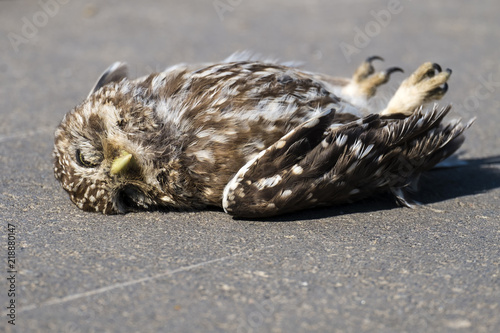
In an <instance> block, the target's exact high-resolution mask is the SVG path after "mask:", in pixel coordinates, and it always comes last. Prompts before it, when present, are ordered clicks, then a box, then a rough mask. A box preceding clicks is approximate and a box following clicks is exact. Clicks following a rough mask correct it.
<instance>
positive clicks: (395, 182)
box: [53, 54, 471, 218]
mask: <svg viewBox="0 0 500 333" xmlns="http://www.w3.org/2000/svg"><path fill="white" fill-rule="evenodd" d="M375 60H383V59H382V58H380V57H377V56H374V57H370V58H368V59H367V60H366V61H364V62H363V63H362V64H361V65H360V66H359V67H358V68H357V70H356V71H355V73H354V75H353V76H352V78H335V77H331V76H329V75H325V74H319V73H312V72H308V71H305V70H301V69H299V68H297V67H296V66H294V65H291V64H280V63H278V62H276V61H273V60H266V59H257V58H252V57H243V56H241V54H239V55H233V56H231V57H229V58H228V59H226V60H225V61H223V62H221V63H215V64H203V65H198V66H190V65H185V64H180V65H176V66H173V67H170V68H168V69H166V70H165V71H163V72H160V73H153V74H151V75H147V76H145V77H141V78H138V79H130V78H128V76H127V67H126V65H125V64H124V63H120V62H117V63H114V64H113V65H111V66H110V67H109V68H108V69H107V70H106V71H105V72H104V73H103V74H102V76H101V77H100V78H99V79H98V81H97V83H96V84H95V86H94V87H93V89H92V90H91V92H90V94H89V95H88V97H87V98H86V99H85V100H84V101H83V102H82V103H81V104H80V105H78V106H76V107H75V108H74V109H73V110H72V111H71V112H69V113H68V114H66V115H65V116H64V118H63V120H62V122H61V123H60V125H59V126H58V128H57V130H56V132H55V148H54V152H53V157H54V172H55V177H56V179H57V180H58V181H59V182H60V183H61V185H62V187H63V188H64V189H65V190H66V191H67V192H68V193H69V197H70V198H71V200H72V201H73V203H74V204H76V206H78V207H79V208H80V209H83V210H85V211H96V212H101V213H104V214H116V213H126V212H130V211H138V210H193V209H194V210H197V209H203V208H204V207H210V206H215V207H220V208H222V209H223V210H224V211H225V212H227V213H229V214H231V215H233V216H235V217H242V218H261V217H268V216H274V215H279V214H284V213H290V212H294V211H298V210H302V209H307V208H312V207H317V206H330V205H339V204H344V203H349V202H353V201H356V200H359V199H362V198H366V197H368V196H372V195H375V194H377V193H381V192H390V193H393V194H394V196H395V198H396V199H397V201H399V202H400V203H401V204H404V205H406V206H410V207H412V206H413V205H414V202H413V201H411V199H410V198H409V197H408V192H409V190H411V189H413V188H415V185H416V184H417V182H418V179H419V176H420V175H421V173H422V172H424V171H426V170H428V169H431V168H432V167H433V166H434V165H436V164H437V163H439V162H440V161H442V160H444V159H445V158H447V157H448V156H450V155H451V154H452V153H453V152H455V151H456V150H457V149H458V148H459V147H460V146H461V144H462V143H463V141H464V136H463V132H464V131H465V130H466V129H467V128H468V127H469V126H470V124H471V122H469V123H466V124H464V123H463V122H462V121H460V120H455V121H444V118H445V117H446V116H447V115H448V113H449V111H450V106H446V107H442V108H440V107H438V106H437V105H436V104H435V105H433V106H428V107H426V105H427V104H428V103H429V102H432V101H435V100H438V99H440V98H441V97H442V96H443V95H444V94H445V93H446V91H447V90H448V84H447V81H448V79H449V77H450V75H451V70H449V69H446V70H444V71H443V70H442V69H441V67H440V66H439V65H438V64H435V63H431V62H426V63H424V64H423V65H421V66H420V67H418V68H417V69H416V71H415V72H414V73H413V74H411V75H410V76H409V77H408V78H406V79H405V80H404V81H402V83H401V85H400V86H399V88H398V89H397V90H396V92H395V93H394V95H393V97H392V98H391V99H390V100H389V101H388V103H387V104H386V105H384V106H383V107H380V108H379V109H377V108H375V107H374V106H373V105H374V103H372V97H374V96H375V94H376V91H377V88H378V87H379V86H381V85H383V84H384V83H386V82H388V80H389V78H390V76H391V75H392V74H393V73H395V72H402V70H401V69H400V68H398V67H391V68H388V69H386V70H383V71H376V70H375V68H374V66H373V63H374V61H375Z"/></svg>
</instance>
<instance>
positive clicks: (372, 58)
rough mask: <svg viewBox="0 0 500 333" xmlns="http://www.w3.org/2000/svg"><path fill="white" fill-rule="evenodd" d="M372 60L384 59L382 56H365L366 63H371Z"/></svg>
mask: <svg viewBox="0 0 500 333" xmlns="http://www.w3.org/2000/svg"><path fill="white" fill-rule="evenodd" d="M374 60H380V61H384V58H382V57H380V56H371V57H368V58H366V60H365V61H366V62H368V63H372V62H373V61H374Z"/></svg>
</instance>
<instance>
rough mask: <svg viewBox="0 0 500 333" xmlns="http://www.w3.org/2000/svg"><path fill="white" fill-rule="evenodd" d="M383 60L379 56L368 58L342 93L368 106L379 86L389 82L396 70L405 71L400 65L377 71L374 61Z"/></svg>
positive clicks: (360, 104)
mask: <svg viewBox="0 0 500 333" xmlns="http://www.w3.org/2000/svg"><path fill="white" fill-rule="evenodd" d="M375 60H383V58H381V57H379V56H372V57H369V58H368V59H366V60H365V61H364V62H363V63H362V64H361V65H360V66H359V67H358V68H357V69H356V71H355V72H354V75H353V77H352V78H351V80H350V82H349V83H348V84H347V85H345V86H344V87H343V88H342V91H341V95H342V97H344V98H347V99H348V100H349V101H350V102H351V103H352V104H354V105H357V106H362V107H364V106H366V103H367V102H368V100H369V99H370V98H371V97H373V96H374V95H375V93H376V92H377V88H378V87H379V86H381V85H382V84H384V83H387V82H388V81H389V79H390V77H391V74H392V73H394V72H403V70H402V69H401V68H399V67H390V68H388V69H386V70H385V71H382V72H375V68H374V67H373V64H372V63H373V61H375Z"/></svg>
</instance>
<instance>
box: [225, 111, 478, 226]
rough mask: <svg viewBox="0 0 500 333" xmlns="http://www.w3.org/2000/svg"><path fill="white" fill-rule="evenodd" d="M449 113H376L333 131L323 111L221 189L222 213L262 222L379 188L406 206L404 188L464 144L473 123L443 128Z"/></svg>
mask: <svg viewBox="0 0 500 333" xmlns="http://www.w3.org/2000/svg"><path fill="white" fill-rule="evenodd" d="M449 110H450V107H446V108H443V109H441V110H438V109H437V108H436V107H435V108H434V109H432V110H429V111H426V112H422V110H417V111H416V112H415V113H414V114H413V115H412V116H410V117H408V118H405V119H394V120H384V119H382V118H381V117H380V116H379V115H377V114H373V115H369V116H367V117H364V118H362V119H359V120H357V121H353V122H350V123H348V124H345V125H338V126H331V123H332V119H333V114H334V112H329V111H327V112H325V113H323V114H322V115H320V116H319V117H317V118H313V119H311V120H309V121H307V122H305V123H303V124H302V125H300V126H298V127H296V128H295V129H294V130H292V131H291V132H289V133H288V134H286V135H285V136H283V137H282V138H281V139H280V140H278V141H277V142H276V143H274V144H273V145H272V146H270V147H269V148H267V149H265V150H263V151H262V152H260V153H259V155H258V156H256V157H255V158H253V159H252V160H250V161H249V162H248V163H246V164H245V165H244V166H243V167H242V168H241V169H240V170H239V171H238V172H237V173H236V175H235V176H234V177H233V178H232V179H231V180H230V181H229V183H228V184H227V185H226V187H225V189H224V193H223V202H222V204H223V208H224V210H225V211H226V212H227V213H229V214H231V215H234V216H238V217H251V218H256V217H265V216H273V215H277V214H283V213H287V212H292V211H296V210H301V209H305V208H310V207H314V206H318V205H332V204H339V203H345V202H350V201H354V200H358V199H361V198H363V197H366V196H368V195H370V194H372V193H374V192H376V191H380V190H391V191H392V192H393V193H394V195H395V196H396V197H397V198H398V200H399V201H400V202H402V203H403V204H405V203H406V202H407V201H406V199H405V196H404V195H405V193H404V189H405V188H406V187H408V186H410V185H411V184H412V181H413V180H415V179H417V178H418V176H419V174H420V173H421V172H422V171H425V170H427V169H430V168H432V167H433V166H434V165H435V164H437V163H439V162H440V161H441V160H443V159H445V158H446V157H448V156H450V155H451V154H452V153H453V152H454V151H455V150H456V149H458V148H459V147H460V145H461V143H462V142H463V136H462V135H461V134H462V132H463V131H464V130H465V129H466V128H467V127H468V126H470V123H469V124H467V125H465V126H464V125H462V124H461V123H460V121H455V122H452V123H450V124H448V125H442V124H441V121H442V119H443V118H444V117H445V116H446V114H447V113H448V112H449Z"/></svg>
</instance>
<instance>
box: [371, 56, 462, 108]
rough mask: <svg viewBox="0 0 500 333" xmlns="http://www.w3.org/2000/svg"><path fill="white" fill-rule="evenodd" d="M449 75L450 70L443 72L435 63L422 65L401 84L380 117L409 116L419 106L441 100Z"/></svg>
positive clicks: (446, 88) (446, 89) (445, 90)
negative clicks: (392, 115) (391, 115)
mask: <svg viewBox="0 0 500 333" xmlns="http://www.w3.org/2000/svg"><path fill="white" fill-rule="evenodd" d="M451 73H452V71H451V69H449V68H447V69H446V70H445V71H443V70H442V68H441V66H440V65H438V64H436V63H431V62H426V63H424V64H423V65H421V66H420V67H419V68H417V70H416V71H415V72H414V73H413V74H412V75H410V77H409V78H407V79H406V80H404V81H403V82H402V83H401V85H400V86H399V89H398V90H397V91H396V93H395V94H394V96H393V97H392V99H391V100H390V101H389V104H388V105H387V108H386V109H385V110H383V111H382V112H381V115H383V116H387V115H390V114H402V115H404V116H409V115H410V114H411V113H412V112H413V111H415V110H416V109H417V108H418V107H420V106H421V105H424V104H426V103H428V102H431V101H433V100H439V99H441V98H442V97H443V96H444V95H445V94H446V92H447V91H448V83H447V81H448V79H449V78H450V75H451Z"/></svg>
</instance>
